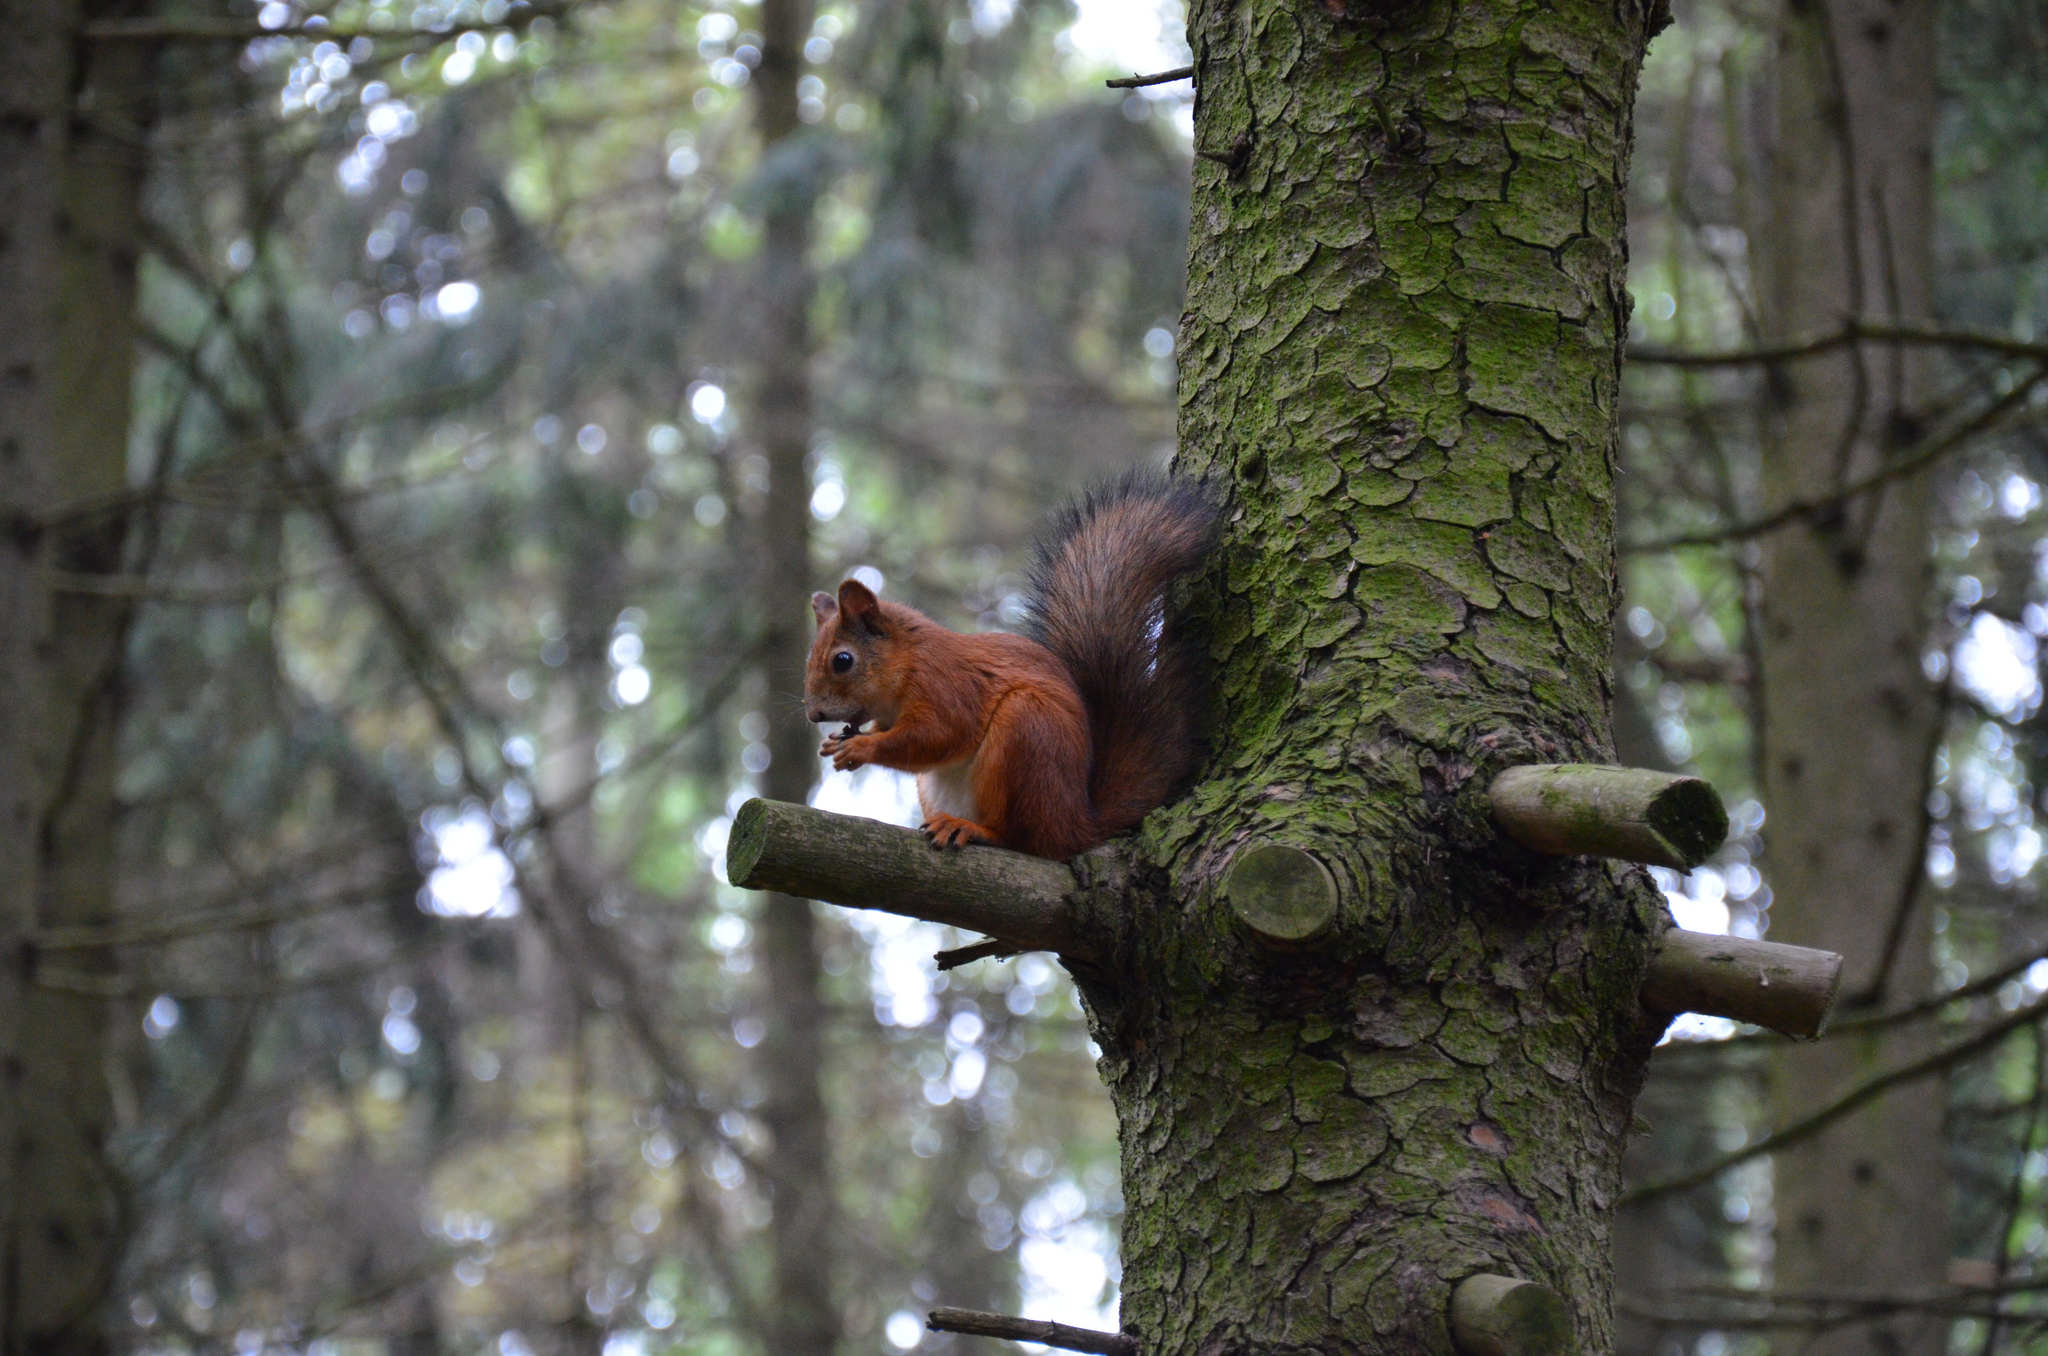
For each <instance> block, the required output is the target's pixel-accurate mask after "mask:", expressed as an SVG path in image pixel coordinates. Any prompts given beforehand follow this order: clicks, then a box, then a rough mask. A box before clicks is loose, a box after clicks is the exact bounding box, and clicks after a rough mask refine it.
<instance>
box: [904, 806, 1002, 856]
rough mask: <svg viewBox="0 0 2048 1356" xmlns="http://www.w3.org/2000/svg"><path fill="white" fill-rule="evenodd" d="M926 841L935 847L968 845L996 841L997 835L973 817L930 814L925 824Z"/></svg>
mask: <svg viewBox="0 0 2048 1356" xmlns="http://www.w3.org/2000/svg"><path fill="white" fill-rule="evenodd" d="M922 827H923V830H924V836H925V841H926V842H928V843H930V844H931V845H932V846H933V847H935V848H959V847H966V846H967V845H968V844H969V843H994V842H995V841H996V836H995V835H994V834H992V833H990V832H989V831H988V830H987V829H984V828H983V827H981V825H979V824H977V823H975V822H974V821H973V820H971V819H962V818H960V817H959V816H958V815H943V814H942V815H930V816H928V817H927V818H926V819H925V821H924V824H923V826H922Z"/></svg>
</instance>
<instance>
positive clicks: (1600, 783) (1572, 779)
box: [1487, 763, 1728, 871]
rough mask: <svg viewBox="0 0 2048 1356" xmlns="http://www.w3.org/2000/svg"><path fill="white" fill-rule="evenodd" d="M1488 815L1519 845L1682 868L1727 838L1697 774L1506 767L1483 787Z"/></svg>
mask: <svg viewBox="0 0 2048 1356" xmlns="http://www.w3.org/2000/svg"><path fill="white" fill-rule="evenodd" d="M1487 796H1488V799H1489V800H1490V801H1491V802H1492V804H1493V818H1494V821H1495V822H1496V823H1498V824H1499V825H1500V826H1501V828H1502V830H1503V831H1505V832H1506V834H1507V835H1508V837H1510V838H1512V839H1514V840H1515V841H1516V842H1518V843H1520V844H1521V845H1522V846H1523V847H1526V848H1533V849H1534V850H1536V851H1537V852H1547V853H1550V854H1551V855H1552V856H1558V857H1563V856H1568V855H1571V854H1573V853H1581V852H1583V853H1590V854H1591V855H1593V856H1595V857H1619V858H1621V859H1622V860H1623V861H1630V862H1648V863H1649V864H1650V865H1652V866H1668V867H1671V868H1672V869H1673V870H1677V871H1689V870H1691V869H1692V868H1693V867H1695V866H1698V865H1699V864H1700V863H1701V862H1703V861H1705V860H1706V859H1707V856H1708V854H1710V853H1712V852H1713V850H1714V849H1715V848H1717V847H1719V846H1721V843H1722V840H1724V839H1725V838H1727V836H1728V812H1727V810H1725V809H1723V808H1722V806H1721V798H1720V796H1718V795H1716V794H1715V793H1714V788H1713V787H1711V786H1709V785H1707V783H1705V782H1703V781H1701V780H1700V779H1699V778H1698V777H1679V776H1674V775H1672V774H1671V773H1668V772H1652V771H1649V770H1648V769H1645V768H1633V767H1601V766H1598V765H1596V764H1592V763H1558V764H1546V765H1536V766H1529V767H1511V768H1509V769H1508V770H1507V771H1506V772H1503V773H1501V774H1500V776H1498V777H1496V778H1494V780H1493V785H1492V786H1491V787H1490V788H1488V791H1487Z"/></svg>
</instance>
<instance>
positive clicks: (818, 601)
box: [811, 593, 839, 626]
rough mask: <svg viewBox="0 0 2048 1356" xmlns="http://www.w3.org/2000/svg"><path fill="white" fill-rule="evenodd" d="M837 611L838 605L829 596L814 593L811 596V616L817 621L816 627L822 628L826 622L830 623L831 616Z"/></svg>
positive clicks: (827, 594)
mask: <svg viewBox="0 0 2048 1356" xmlns="http://www.w3.org/2000/svg"><path fill="white" fill-rule="evenodd" d="M838 610H839V603H838V602H837V600H835V599H834V598H833V597H832V595H831V594H829V593H814V594H812V595H811V615H812V616H813V617H816V618H817V619H818V625H820V626H823V625H824V624H825V623H826V622H828V621H831V620H832V614H833V613H835V612H837V611H838Z"/></svg>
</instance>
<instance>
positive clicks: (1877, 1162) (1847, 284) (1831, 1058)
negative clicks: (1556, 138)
mask: <svg viewBox="0 0 2048 1356" xmlns="http://www.w3.org/2000/svg"><path fill="white" fill-rule="evenodd" d="M1782 22H1783V30H1782V34H1781V39H1780V47H1779V66H1778V76H1777V84H1778V95H1777V137H1776V144H1775V149H1774V152H1773V157H1774V158H1773V164H1772V173H1771V183H1772V187H1771V195H1772V199H1773V202H1772V216H1773V222H1774V224H1773V228H1772V230H1771V232H1770V233H1769V235H1768V237H1767V238H1766V240H1765V241H1764V260H1763V263H1764V270H1763V274H1764V286H1765V298H1764V300H1765V314H1766V317H1767V323H1768V325H1769V332H1770V333H1771V334H1774V335H1791V334H1805V333H1812V332H1817V331H1820V330H1823V329H1826V328H1827V327H1828V326H1830V325H1834V324H1838V323H1839V322H1840V319H1841V317H1842V316H1844V315H1855V316H1859V317H1864V318H1869V319H1878V320H1883V319H1896V320H1901V321H1920V320H1925V319H1926V318H1927V317H1928V315H1929V314H1930V304H1931V299H1930V285H1929V275H1930V267H1931V245H1930V238H1931V237H1930V229H1931V228H1930V217H1931V213H1932V206H1931V204H1932V184H1931V180H1930V162H1931V144H1932V135H1933V118H1934V77H1933V72H1934V58H1933V51H1934V30H1933V21H1932V6H1931V4H1929V3H1927V0H1906V2H1905V3H1893V0H1812V2H1811V3H1803V4H1792V5H1787V6H1786V8H1785V11H1784V14H1783V19H1782ZM1921 386H1922V361H1921V359H1920V357H1919V355H1918V354H1917V353H1915V352H1914V351H1913V350H1910V349H1907V348H1904V347H1887V346H1883V345H1868V344H1866V345H1858V346H1855V347H1853V348H1849V349H1842V350H1836V351H1834V352H1832V353H1827V354H1820V355H1815V356H1812V357H1806V358H1800V359H1797V360H1795V361H1791V362H1787V363H1784V364H1782V365H1780V366H1778V367H1777V368H1776V369H1775V370H1774V371H1773V372H1772V373H1771V391H1772V394H1773V397H1774V399H1775V401H1776V403H1777V411H1776V412H1777V420H1776V427H1775V428H1774V429H1773V436H1772V437H1771V438H1770V439H1768V440H1767V443H1766V448H1765V457H1764V475H1763V494H1764V499H1765V502H1766V503H1768V504H1777V503H1786V502H1790V501H1792V500H1795V499H1815V500H1818V499H1824V498H1825V497H1826V496H1827V495H1828V494H1829V493H1830V492H1831V491H1832V490H1833V489H1834V487H1837V486H1839V485H1841V484H1843V483H1844V482H1846V481H1850V480H1853V479H1855V478H1856V477H1858V476H1862V475H1866V474H1868V473H1870V472H1872V471H1874V470H1877V469H1878V468H1880V467H1882V466H1883V465H1885V463H1886V462H1887V460H1888V459H1889V458H1890V457H1892V456H1893V455H1895V454H1896V453H1898V452H1899V451H1901V450H1903V449H1904V448H1905V447H1907V446H1909V445H1910V444H1911V443H1912V442H1913V441H1914V439H1915V436H1916V435H1915V429H1914V426H1915V424H1916V422H1917V420H1918V416H1919V411H1920V408H1921V399H1922V393H1921ZM1762 583H1763V587H1762V619H1761V629H1762V635H1761V638H1760V645H1759V651H1760V659H1761V663H1760V670H1761V672H1760V676H1761V683H1760V686H1759V717H1760V726H1761V739H1760V743H1761V758H1760V772H1761V783H1762V786H1763V790H1764V804H1765V806H1766V808H1767V809H1768V812H1769V815H1770V818H1769V820H1768V821H1767V823H1766V826H1765V846H1766V850H1767V853H1768V855H1767V857H1766V859H1765V862H1764V865H1765V870H1766V872H1767V874H1768V879H1769V880H1770V883H1771V887H1772V893H1773V899H1774V903H1773V906H1772V910H1771V937H1772V938H1773V939H1774V940H1778V941H1787V942H1800V943H1805V944H1808V945H1815V946H1826V947H1829V948H1831V949H1833V950H1837V951H1840V952H1842V953H1843V954H1844V956H1845V957H1846V962H1847V963H1846V967H1845V972H1844V976H1843V985H1842V987H1843V991H1844V992H1845V994H1848V995H1850V996H1851V998H1852V999H1853V997H1854V996H1855V995H1858V994H1859V993H1864V992H1866V991H1867V990H1868V989H1869V988H1870V985H1871V983H1872V981H1873V979H1874V978H1875V976H1876V974H1877V972H1878V969H1879V967H1880V964H1881V959H1880V958H1881V955H1882V952H1883V950H1884V947H1885V939H1886V936H1887V934H1888V932H1889V931H1890V929H1891V926H1892V922H1893V918H1894V915H1895V914H1896V912H1897V910H1898V909H1899V907H1900V906H1901V905H1902V903H1903V902H1905V901H1906V900H1907V899H1908V898H1909V897H1910V892H1911V891H1912V890H1913V888H1914V885H1915V883H1916V882H1917V880H1918V878H1919V876H1920V873H1921V870H1922V864H1921V863H1922V858H1921V854H1922V851H1923V846H1922V837H1923V831H1922V816H1923V805H1924V801H1925V797H1926V795H1927V790H1928V787H1927V783H1926V780H1925V777H1926V771H1927V767H1928V763H1929V760H1930V758H1931V756H1932V754H1933V750H1934V741H1935V738H1936V734H1937V731H1938V728H1939V721H1940V711H1939V707H1938V701H1937V698H1936V695H1935V693H1934V691H1933V689H1932V687H1931V685H1930V684H1929V682H1928V681H1927V678H1926V676H1925V674H1924V672H1923V671H1922V668H1921V652H1922V649H1923V648H1924V647H1925V646H1926V644H1927V643H1928V625H1929V621H1930V602H1931V600H1930V597H1929V585H1930V567H1929V521H1928V491H1927V487H1926V483H1925V477H1924V476H1912V477H1908V478H1905V479H1903V480H1901V481H1899V482H1896V483H1895V484H1893V485H1891V486H1888V487H1886V488H1885V489H1882V490H1880V491H1878V492H1875V493H1872V494H1870V495H1866V496H1864V497H1861V498H1858V499H1854V500H1850V501H1846V502H1844V503H1843V504H1842V506H1841V508H1840V511H1839V512H1833V513H1822V514H1819V515H1815V516H1812V517H1808V518H1804V519H1800V520H1797V521H1794V522H1792V523H1790V524H1788V525H1787V526H1785V527H1784V528H1782V529H1780V530H1779V531H1777V532H1775V533H1773V534H1771V535H1770V536H1769V537H1767V538H1766V539H1765V541H1764V546H1763V559H1762ZM1929 914H1930V908H1929V907H1928V904H1927V901H1925V900H1924V899H1923V900H1921V901H1920V907H1918V908H1917V909H1915V910H1914V912H1913V916H1912V918H1911V920H1910V926H1909V929H1908V931H1907V932H1906V934H1905V936H1904V939H1903V942H1902V944H1901V945H1900V947H1899V950H1898V957H1897V962H1896V964H1895V966H1894V968H1893V970H1892V972H1891V974H1890V977H1889V981H1890V983H1889V987H1890V989H1891V992H1892V993H1893V994H1894V995H1896V996H1897V997H1898V998H1901V999H1909V998H1918V997H1921V996H1923V995H1925V994H1926V993H1927V991H1928V988H1929V984H1930V981H1931V952H1930V946H1929V941H1930V936H1931V934H1930V932H1929V930H1928V927H1927V924H1928V921H1929ZM1901 1030H1903V1029H1901ZM1910 1039H1911V1038H1910V1035H1901V1034H1899V1033H1898V1032H1896V1031H1887V1032H1884V1033H1882V1034H1877V1035H1871V1036H1866V1037H1844V1038H1839V1039H1835V1040H1830V1041H1826V1042H1823V1043H1822V1044H1820V1045H1818V1046H1815V1047H1811V1048H1797V1049H1794V1048H1787V1049H1783V1050H1781V1051H1779V1052H1778V1055H1777V1061H1776V1062H1777V1070H1776V1079H1775V1082H1776V1090H1775V1093H1774V1096H1773V1103H1774V1111H1775V1118H1776V1119H1777V1120H1779V1121H1780V1122H1783V1121H1786V1120H1790V1119H1792V1118H1793V1117H1795V1116H1796V1115H1797V1114H1799V1112H1800V1110H1801V1109H1802V1108H1803V1107H1805V1106H1808V1105H1810V1104H1811V1102H1812V1100H1813V1099H1814V1098H1815V1097H1816V1096H1817V1095H1833V1094H1834V1093H1837V1092H1840V1091H1842V1090H1844V1089H1846V1088H1847V1087H1849V1086H1850V1085H1852V1084H1853V1083H1856V1082H1859V1081H1862V1080H1863V1079H1865V1078H1867V1077H1869V1076H1870V1075H1871V1074H1873V1073H1875V1072H1876V1071H1877V1070H1879V1069H1881V1068H1883V1067H1887V1066H1889V1065H1891V1064H1894V1063H1898V1062H1901V1061H1902V1060H1904V1059H1906V1058H1909V1057H1910V1056H1911V1055H1912V1054H1913V1053H1914V1052H1915V1047H1914V1046H1913V1045H1911V1044H1910ZM1941 1126H1942V1098H1941V1097H1939V1096H1930V1095H1928V1092H1927V1090H1926V1089H1925V1088H1913V1089H1907V1090H1902V1091H1900V1092H1898V1093H1895V1094H1893V1095H1891V1096H1888V1097H1885V1098H1883V1099H1881V1100H1880V1101H1879V1102H1877V1103H1876V1104H1874V1105H1873V1106H1871V1107H1870V1108H1869V1109H1868V1110H1866V1111H1864V1112H1862V1113H1860V1114H1858V1115H1857V1116H1854V1117H1852V1118H1850V1119H1848V1120H1846V1121H1844V1122H1843V1123H1841V1124H1840V1125H1837V1126H1835V1127H1834V1128H1832V1129H1830V1130H1828V1131H1827V1132H1825V1133H1823V1134H1820V1135H1817V1136H1815V1137H1813V1138H1812V1139H1809V1140H1807V1141H1806V1142H1804V1143H1803V1144H1801V1145H1799V1146H1797V1147H1795V1148H1793V1149H1791V1150H1789V1151H1787V1152H1785V1153H1783V1154H1781V1155H1779V1156H1778V1158H1777V1161H1776V1172H1775V1182H1776V1187H1775V1193H1776V1194H1775V1197H1774V1208H1775V1213H1776V1223H1777V1230H1776V1267H1775V1276H1774V1280H1775V1283H1776V1285H1777V1286H1778V1287H1779V1288H1781V1289H1785V1290H1800V1291H1811V1290H1830V1291H1853V1292H1857V1293H1873V1294H1884V1293H1894V1292H1900V1291H1916V1290H1925V1289H1928V1288H1930V1287H1934V1286H1938V1285H1939V1284H1941V1283H1942V1281H1943V1280H1944V1277H1945V1272H1946V1264H1947V1259H1948V1254H1949V1231H1948V1222H1947V1193H1948V1186H1947V1174H1946V1172H1945V1170H1944V1149H1943V1140H1942V1132H1941ZM1943 1331H1944V1325H1943V1324H1942V1323H1941V1322H1940V1321H1939V1320H1935V1319H1930V1318H1925V1317H1916V1316H1912V1315H1905V1316H1901V1317H1897V1318H1892V1319H1888V1320H1885V1321H1884V1322H1882V1323H1879V1324H1875V1325H1859V1326H1857V1327H1853V1328H1845V1329H1838V1330H1836V1331H1835V1332H1833V1333H1820V1334H1810V1333H1809V1334H1803V1335H1802V1336H1801V1338H1800V1342H1801V1346H1800V1350H1802V1351H1807V1352H1813V1353H1831V1352H1848V1351H1856V1352H1863V1351H1869V1350H1873V1349H1883V1350H1893V1351H1907V1352H1931V1351H1939V1350H1942V1349H1943V1347H1942V1336H1941V1334H1942V1333H1943Z"/></svg>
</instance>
